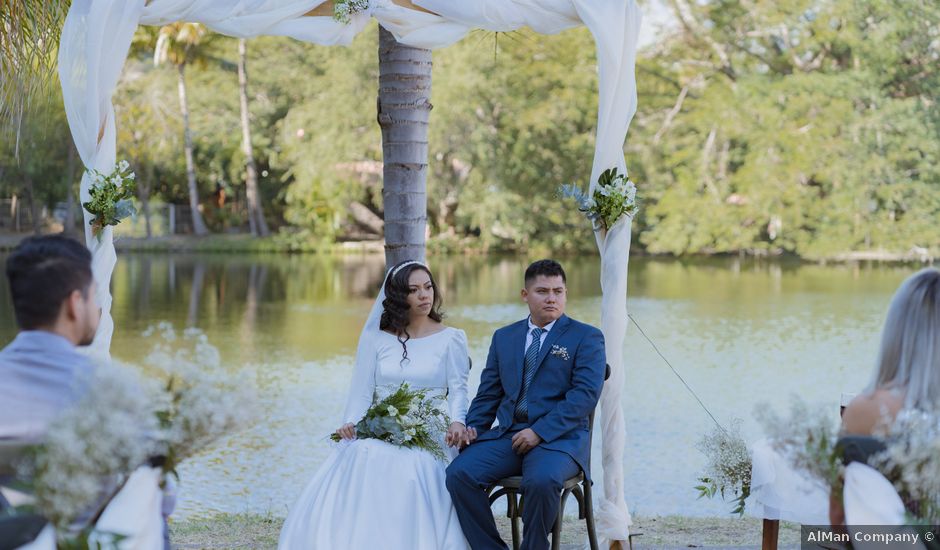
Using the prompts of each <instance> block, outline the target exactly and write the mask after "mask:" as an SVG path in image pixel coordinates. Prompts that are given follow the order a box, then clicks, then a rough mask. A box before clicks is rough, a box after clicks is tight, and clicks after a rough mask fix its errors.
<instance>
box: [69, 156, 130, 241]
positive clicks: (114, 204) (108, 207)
mask: <svg viewBox="0 0 940 550" xmlns="http://www.w3.org/2000/svg"><path fill="white" fill-rule="evenodd" d="M89 173H90V174H91V176H92V179H93V181H92V184H91V187H90V188H89V189H88V193H89V194H90V195H91V200H90V201H88V202H83V203H82V206H84V207H85V210H87V211H88V213H89V214H91V215H92V216H94V218H92V220H91V222H89V223H90V224H91V228H92V233H94V235H95V236H96V237H98V236H100V235H101V231H102V230H103V229H104V228H105V227H106V226H108V225H117V224H118V223H119V222H120V221H121V220H123V219H124V218H127V217H130V216H133V215H134V214H136V213H137V209H136V208H134V203H133V202H132V201H131V199H132V198H133V197H134V193H135V192H136V189H137V186H136V184H135V183H134V173H133V172H131V171H130V166H129V165H128V163H127V161H126V160H122V161H121V162H120V164H118V165H117V166H115V167H114V170H112V171H111V173H110V174H102V173H101V172H99V171H97V170H89Z"/></svg>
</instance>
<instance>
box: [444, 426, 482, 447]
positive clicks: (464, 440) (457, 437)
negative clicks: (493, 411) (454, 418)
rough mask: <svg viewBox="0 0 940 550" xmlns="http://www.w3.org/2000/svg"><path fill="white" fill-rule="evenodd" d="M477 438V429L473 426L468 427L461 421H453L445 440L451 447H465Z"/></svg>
mask: <svg viewBox="0 0 940 550" xmlns="http://www.w3.org/2000/svg"><path fill="white" fill-rule="evenodd" d="M476 438H477V431H476V430H475V429H473V428H470V429H467V427H466V426H464V425H463V423H461V422H453V423H451V425H450V427H449V428H447V435H446V436H444V442H445V443H447V445H448V446H450V447H457V448H458V449H463V448H464V447H466V446H467V445H469V444H470V443H472V442H473V440H474V439H476Z"/></svg>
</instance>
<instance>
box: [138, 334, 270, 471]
mask: <svg viewBox="0 0 940 550" xmlns="http://www.w3.org/2000/svg"><path fill="white" fill-rule="evenodd" d="M144 334H145V336H153V335H158V336H159V340H158V342H157V343H156V344H155V345H154V348H153V351H152V352H151V353H150V354H149V355H148V356H147V358H146V359H145V361H144V363H145V365H146V366H147V367H149V368H151V369H155V370H156V371H158V372H160V373H161V374H162V375H163V377H165V378H167V379H169V383H168V386H167V389H168V391H167V392H166V393H165V394H164V395H163V398H164V399H163V402H162V403H161V408H160V410H161V412H162V413H163V418H164V421H165V423H166V425H165V426H164V429H165V431H164V443H165V444H166V445H167V447H168V450H169V451H171V452H170V453H168V455H171V456H172V457H173V458H174V460H176V461H180V460H183V459H186V458H189V457H191V456H193V455H194V454H196V453H198V452H199V451H201V450H202V449H204V448H205V447H208V446H209V445H210V444H211V443H212V442H213V441H215V440H216V439H218V438H219V437H221V436H223V435H225V434H227V433H230V432H232V431H234V430H235V429H237V428H239V427H241V426H244V425H246V424H247V423H248V422H249V421H250V420H251V418H252V417H253V416H254V403H255V396H254V395H253V393H252V392H251V391H250V390H249V389H248V388H247V387H246V386H245V385H244V384H242V383H241V382H240V379H237V378H234V377H232V376H230V375H228V374H227V373H224V372H223V371H222V369H221V358H220V355H219V350H218V349H217V348H216V347H215V346H213V345H212V344H210V343H209V340H208V337H207V336H206V335H205V333H203V332H202V331H200V330H199V329H193V328H189V329H186V330H184V331H183V334H182V340H180V338H179V337H178V335H177V333H176V331H175V330H174V328H173V325H171V324H170V323H166V322H163V323H159V324H157V325H156V326H151V327H149V328H148V329H147V331H145V333H144Z"/></svg>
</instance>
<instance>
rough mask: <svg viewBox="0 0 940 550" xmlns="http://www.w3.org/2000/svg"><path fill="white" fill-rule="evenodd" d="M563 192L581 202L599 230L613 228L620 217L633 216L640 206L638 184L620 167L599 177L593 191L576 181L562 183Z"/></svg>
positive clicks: (584, 210) (566, 196) (579, 207)
mask: <svg viewBox="0 0 940 550" xmlns="http://www.w3.org/2000/svg"><path fill="white" fill-rule="evenodd" d="M560 193H561V196H562V197H563V198H566V199H573V200H575V201H576V202H577V203H578V210H580V211H581V212H582V213H583V214H584V216H585V217H586V218H587V219H589V220H591V224H592V225H593V226H594V230H595V231H597V230H600V229H603V230H605V231H610V228H611V227H613V226H614V224H616V223H617V222H618V221H619V220H620V218H622V217H623V216H630V217H631V218H633V217H635V216H636V214H637V211H638V210H639V206H638V205H637V202H636V185H635V184H634V183H633V182H632V181H630V180H629V178H627V176H626V174H619V173H618V170H617V168H609V169H607V170H605V171H604V173H603V174H601V175H600V177H599V178H597V187H595V188H594V193H593V194H590V195H589V194H588V193H585V192H584V191H582V190H581V188H580V187H578V186H577V185H576V184H566V185H562V186H561V189H560Z"/></svg>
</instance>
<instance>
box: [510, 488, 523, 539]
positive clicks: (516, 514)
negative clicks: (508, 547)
mask: <svg viewBox="0 0 940 550" xmlns="http://www.w3.org/2000/svg"><path fill="white" fill-rule="evenodd" d="M510 494H511V495H512V497H511V500H512V503H511V508H512V515H511V516H510V518H511V519H510V520H509V523H510V525H512V550H519V545H520V544H521V543H522V537H520V536H519V518H520V517H521V516H522V510H521V509H520V505H521V504H522V503H521V502H520V500H518V499H519V494H518V493H516V492H512V493H510ZM507 496H509V495H507Z"/></svg>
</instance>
